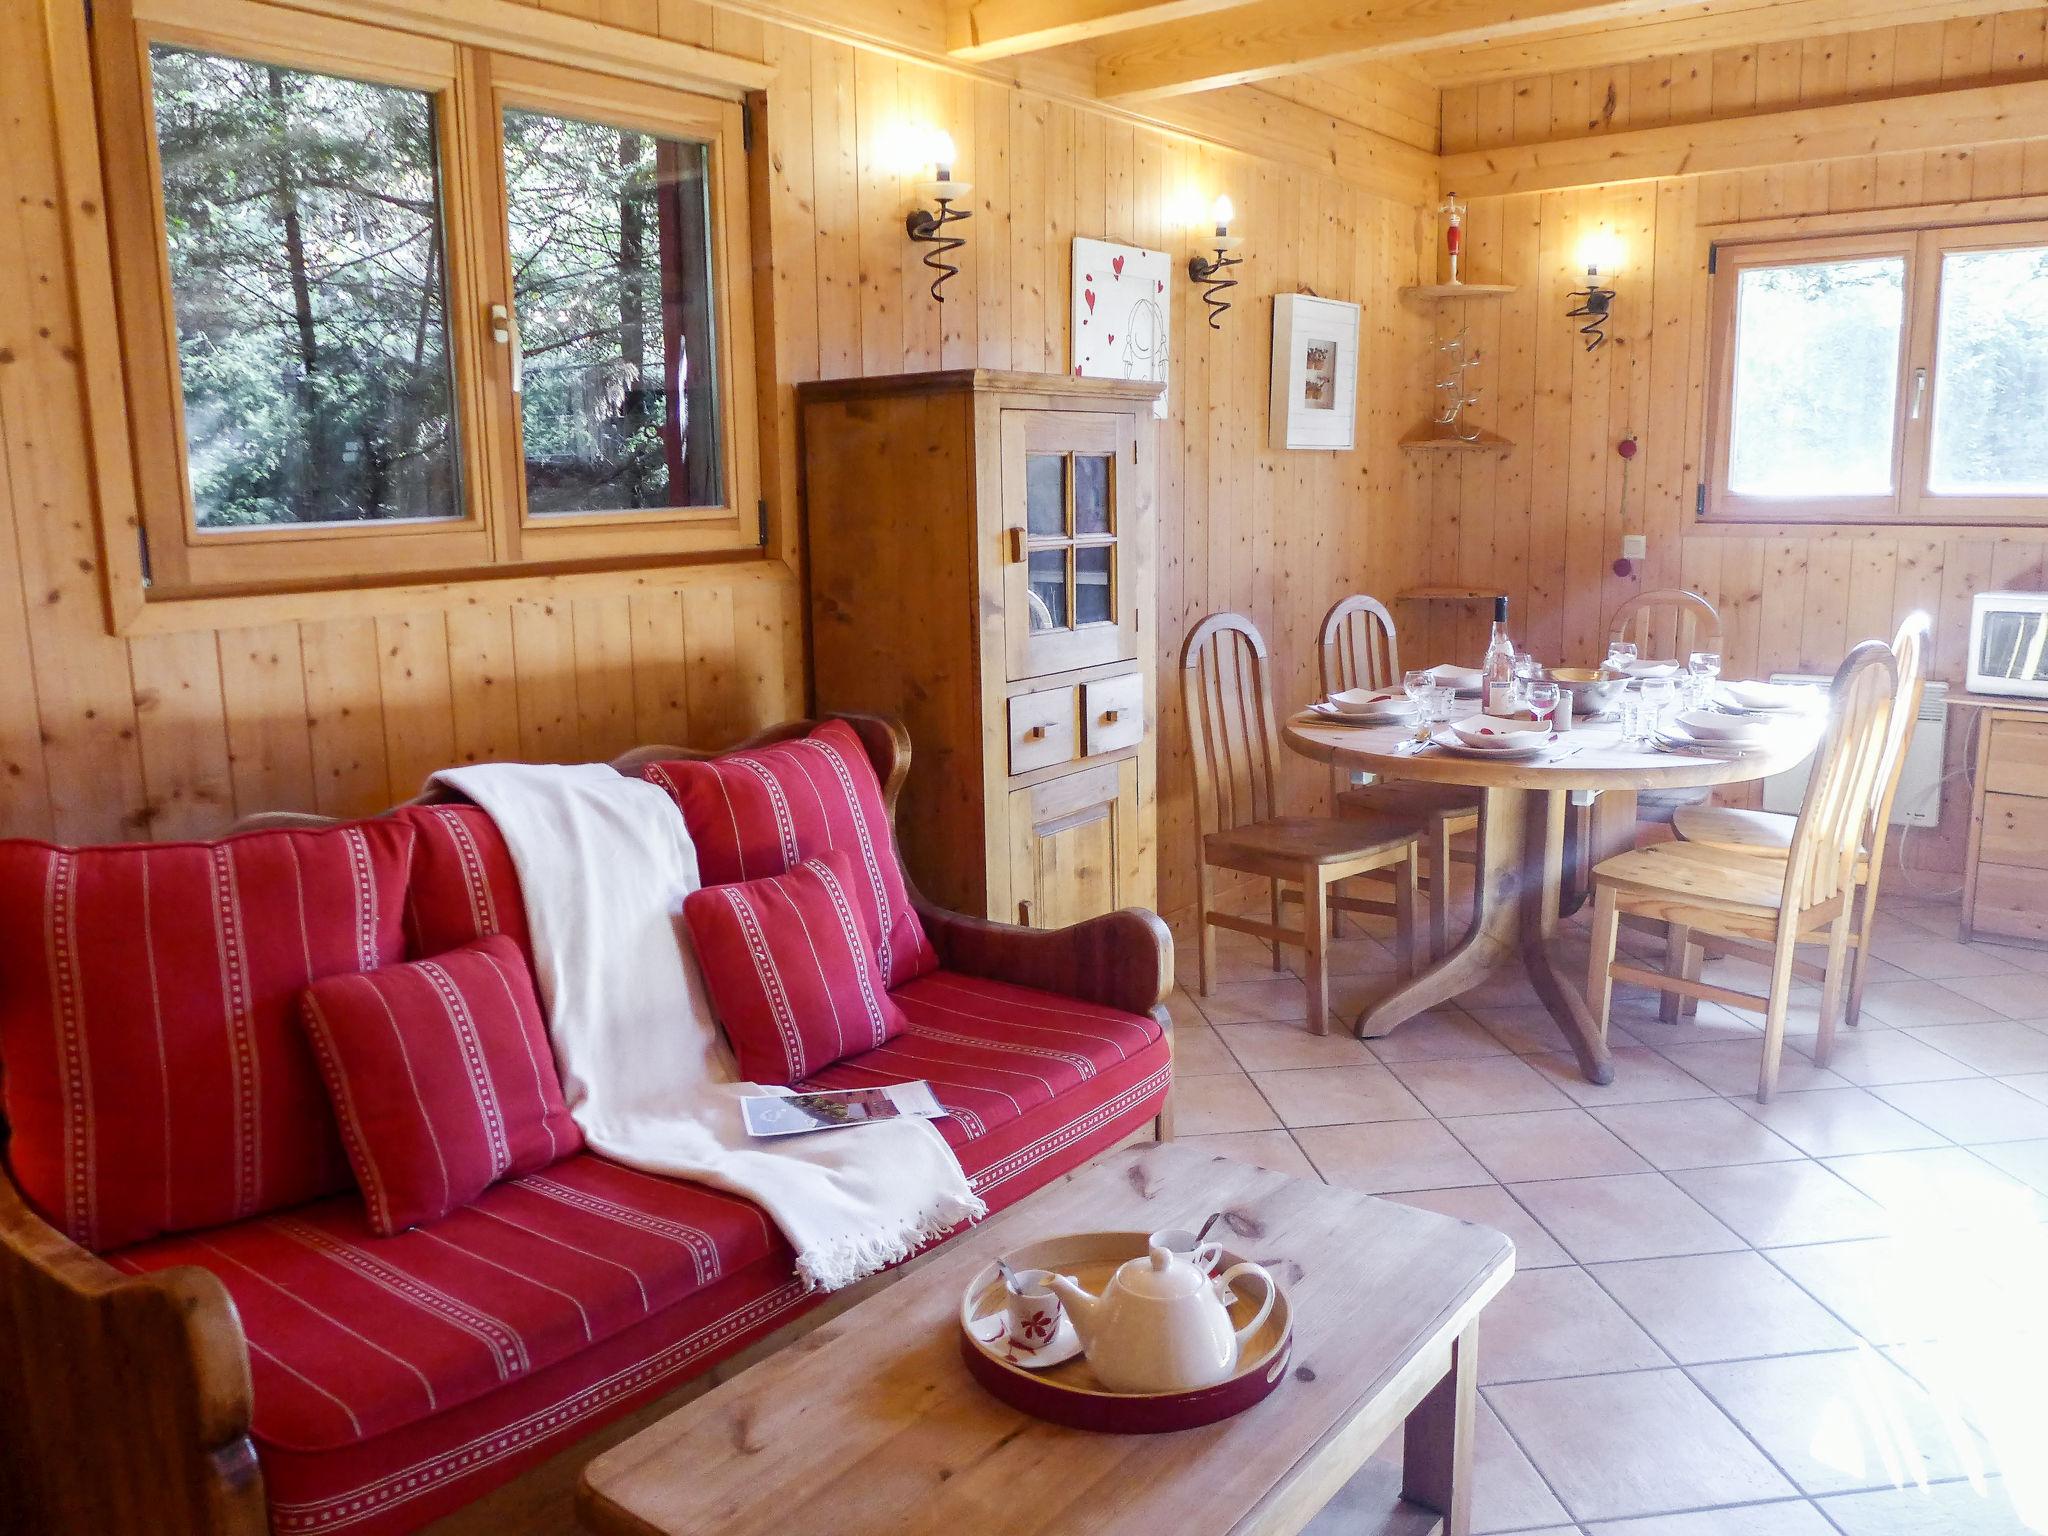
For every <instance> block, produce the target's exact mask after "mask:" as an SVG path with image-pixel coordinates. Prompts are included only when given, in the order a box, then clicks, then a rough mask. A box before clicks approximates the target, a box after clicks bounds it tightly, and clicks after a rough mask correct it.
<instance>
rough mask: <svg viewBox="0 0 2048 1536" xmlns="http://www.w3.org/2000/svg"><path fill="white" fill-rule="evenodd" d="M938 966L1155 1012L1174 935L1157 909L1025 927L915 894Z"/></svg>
mask: <svg viewBox="0 0 2048 1536" xmlns="http://www.w3.org/2000/svg"><path fill="white" fill-rule="evenodd" d="M912 899H913V900H914V901H915V902H916V904H917V915H918V916H919V917H920V918H921V919H923V921H924V931H925V933H926V934H927V935H928V936H929V937H930V939H931V941H932V947H933V948H935V949H936V950H938V952H939V964H941V965H943V966H945V967H946V969H948V970H952V971H962V972H965V973H966V974H967V975H969V976H980V977H984V978H986V979H987V980H989V981H1007V982H1010V983H1012V984H1014V985H1016V986H1020V987H1037V988H1038V989H1039V990H1040V991H1042V992H1057V993H1059V994H1061V995H1062V996H1064V997H1078V998H1080V999H1081V1000H1082V1001H1084V1002H1090V1003H1100V1004H1101V1005H1102V1006H1104V1007H1105V1008H1121V1009H1123V1010H1124V1012H1126V1013H1141V1014H1151V1013H1153V1012H1154V1011H1155V1010H1157V1009H1159V1008H1160V1007H1161V1005H1163V1004H1164V1003H1165V1001H1166V998H1167V995H1168V994H1169V993H1170V992H1172V991H1173V936H1172V934H1170V933H1169V932H1168V931H1167V928H1166V924H1165V923H1164V922H1162V921H1161V920H1160V918H1159V915H1158V914H1157V913H1156V912H1150V911H1147V910H1146V909H1145V908H1143V907H1126V908H1124V909H1123V910H1122V911H1120V912H1109V913H1105V914H1104V915H1103V916H1101V917H1091V918H1089V919H1088V920H1087V921H1086V922H1081V923H1075V924H1073V925H1072V926H1070V927H1066V928H1020V927H1018V926H1016V925H1015V924H1012V923H995V922H990V921H988V920H987V919H986V918H979V917H967V916H965V915H963V914H961V913H959V912H948V911H945V910H944V909H943V908H940V907H935V906H933V905H932V904H931V903H930V902H928V901H926V900H925V899H924V898H923V897H922V896H915V895H913V898H912Z"/></svg>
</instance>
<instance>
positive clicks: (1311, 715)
mask: <svg viewBox="0 0 2048 1536" xmlns="http://www.w3.org/2000/svg"><path fill="white" fill-rule="evenodd" d="M1302 717H1303V718H1304V719H1306V720H1308V721H1310V722H1312V723H1313V724H1316V725H1350V726H1356V727H1358V728H1359V729H1360V730H1363V729H1365V728H1366V727H1367V726H1373V725H1413V724H1414V723H1415V711H1414V710H1412V709H1409V708H1406V707H1403V708H1401V709H1398V710H1390V711H1389V712H1388V713H1386V714H1383V715H1346V714H1340V713H1338V711H1336V710H1334V709H1330V708H1328V707H1327V706H1325V705H1322V704H1311V705H1309V707H1308V708H1307V709H1305V710H1303V711H1302Z"/></svg>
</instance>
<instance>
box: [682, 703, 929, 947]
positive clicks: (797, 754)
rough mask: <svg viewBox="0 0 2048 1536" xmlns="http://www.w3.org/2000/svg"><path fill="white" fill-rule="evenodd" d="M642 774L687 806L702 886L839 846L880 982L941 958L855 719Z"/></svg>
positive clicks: (767, 871) (751, 876)
mask: <svg viewBox="0 0 2048 1536" xmlns="http://www.w3.org/2000/svg"><path fill="white" fill-rule="evenodd" d="M644 773H645V776H646V777H647V778H648V779H650V780H651V781H653V782H654V783H656V784H659V785H660V786H661V787H662V788H663V789H665V790H667V791H668V792H669V794H670V795H671V796H672V797H673V798H674V800H675V802H676V804H677V805H679V806H681V807H682V811H683V821H684V824H685V825H687V826H688V827H689V829H690V838H691V841H693V842H694V843H695V844H696V845H697V872H698V875H699V877H700V878H701V879H702V880H703V882H704V884H706V885H726V884H729V883H731V882H732V881H735V880H759V879H762V878H764V877H766V876H769V875H779V874H782V873H783V872H784V871H785V870H788V869H789V868H791V867H792V866H794V865H797V864H801V863H802V862H803V861H804V860H805V859H814V858H816V857H817V856H818V855H819V854H821V853H827V852H829V851H831V850H832V849H835V848H837V849H841V850H843V851H845V852H846V853H848V854H850V855H852V856H853V858H854V859H855V860H856V862H857V867H858V871H859V876H860V880H859V884H860V887H861V897H860V899H861V901H862V902H863V903H864V904H865V905H866V906H867V907H868V908H869V911H870V913H871V915H872V916H873V919H874V927H875V933H876V935H877V937H876V945H875V961H876V965H877V968H878V969H879V970H880V971H881V973H882V978H883V980H884V981H885V982H886V983H887V984H888V985H889V986H890V987H892V988H894V987H900V986H902V985H903V984H904V983H905V982H907V981H914V980H915V979H916V978H918V977H919V976H922V975H923V974H924V973H925V972H926V971H929V970H931V969H932V968H933V967H934V966H936V965H937V964H938V963H939V959H938V955H937V954H936V952H934V950H933V949H932V946H931V940H929V939H928V938H926V937H925V932H924V924H923V923H921V922H919V921H918V918H917V913H916V911H915V910H914V909H913V908H912V907H911V905H910V893H909V890H908V889H907V888H906V887H905V885H904V882H903V869H902V866H901V865H899V864H898V863H897V861H896V845H895V842H894V840H893V839H892V837H891V835H890V831H889V813H888V811H887V810H886V809H885V808H884V806H883V804H882V787H881V785H880V784H879V783H878V782H877V781H876V779H875V768H874V764H873V763H871V762H870V761H869V760H868V754H867V750H866V749H865V748H864V747H862V746H861V744H860V737H858V736H856V735H855V734H854V731H853V727H852V726H850V725H847V724H845V723H844V722H843V721H838V720H833V721H828V722H827V723H826V724H824V725H821V726H819V727H818V728H817V729H816V730H815V731H813V732H811V734H810V735H808V736H806V737H804V738H803V739H801V740H799V741H783V742H777V743H776V744H775V745H773V746H769V747H756V748H753V749H751V750H749V751H745V752H730V753H727V754H726V755H725V756H724V757H721V758H717V759H715V760H712V761H709V762H667V763H652V764H649V765H648V767H647V768H646V769H645V770H644Z"/></svg>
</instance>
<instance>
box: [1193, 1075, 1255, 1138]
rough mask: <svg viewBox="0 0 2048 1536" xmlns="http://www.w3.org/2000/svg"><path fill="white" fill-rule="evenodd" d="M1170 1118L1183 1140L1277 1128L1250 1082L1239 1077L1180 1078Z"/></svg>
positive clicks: (1248, 1079)
mask: <svg viewBox="0 0 2048 1536" xmlns="http://www.w3.org/2000/svg"><path fill="white" fill-rule="evenodd" d="M1173 1114H1174V1127H1175V1130H1176V1132H1177V1133H1178V1134H1180V1135H1182V1136H1206V1135H1209V1134H1212V1133H1214V1132H1218V1131H1264V1130H1273V1129H1277V1128H1278V1126H1279V1124H1280V1119H1279V1117H1278V1116H1277V1115H1275V1114H1274V1113H1273V1109H1272V1106H1271V1105H1269V1104H1268V1103H1267V1102H1266V1101H1265V1099H1264V1097H1263V1096H1261V1094H1260V1093H1259V1090H1258V1089H1257V1088H1256V1087H1255V1086H1253V1084H1252V1080H1251V1079H1250V1078H1248V1077H1244V1076H1242V1075H1240V1076H1236V1077H1185V1078H1182V1079H1181V1080H1180V1081H1179V1082H1177V1083H1175V1084H1174V1087H1173Z"/></svg>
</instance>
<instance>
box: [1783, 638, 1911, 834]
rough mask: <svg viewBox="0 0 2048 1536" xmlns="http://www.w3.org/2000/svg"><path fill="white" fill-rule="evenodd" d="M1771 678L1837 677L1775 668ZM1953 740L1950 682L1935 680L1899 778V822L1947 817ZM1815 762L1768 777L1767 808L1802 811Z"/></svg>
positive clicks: (1895, 808)
mask: <svg viewBox="0 0 2048 1536" xmlns="http://www.w3.org/2000/svg"><path fill="white" fill-rule="evenodd" d="M1771 681H1772V682H1774V683H1818V684H1819V685H1820V686H1821V687H1823V688H1825V687H1827V685H1828V684H1829V683H1831V682H1833V681H1834V679H1833V678H1832V677H1821V676H1816V675H1814V674H1812V673H1806V672H1773V673H1772V674H1771ZM1947 742H1948V684H1947V683H1929V684H1928V685H1927V691H1926V692H1925V693H1924V694H1922V695H1921V696H1920V715H1919V718H1918V719H1917V720H1916V721H1915V722H1914V726H1913V735H1912V737H1911V739H1909V740H1908V741H1907V743H1906V768H1905V772H1904V773H1902V774H1901V775H1900V776H1899V793H1898V797H1897V798H1896V799H1895V800H1893V801H1892V825H1893V826H1895V827H1931V826H1933V825H1934V824H1935V823H1936V822H1938V821H1940V820H1941V765H1942V761H1943V750H1944V748H1945V747H1946V746H1947ZM1811 766H1812V765H1811V760H1809V761H1808V762H1805V763H1801V764H1800V765H1799V766H1798V767H1797V768H1788V769H1786V770H1785V772H1783V773H1777V774H1773V775H1771V777H1769V778H1768V779H1765V780H1764V809H1765V810H1767V811H1784V812H1786V813H1787V814H1788V815H1797V814H1798V812H1799V802H1800V800H1801V798H1802V797H1803V796H1804V795H1805V794H1806V778H1807V774H1808V772H1809V770H1810V768H1811Z"/></svg>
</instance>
